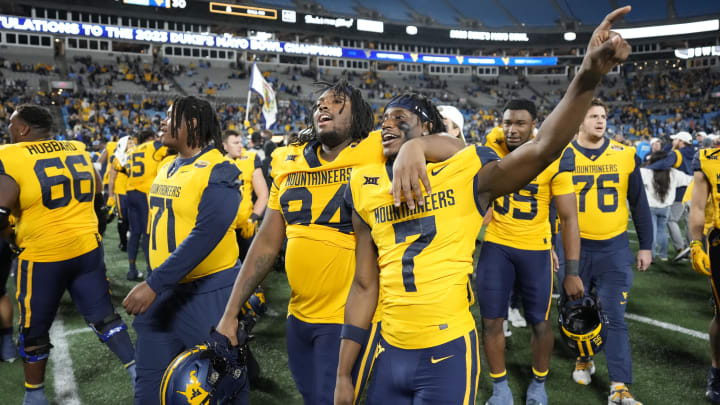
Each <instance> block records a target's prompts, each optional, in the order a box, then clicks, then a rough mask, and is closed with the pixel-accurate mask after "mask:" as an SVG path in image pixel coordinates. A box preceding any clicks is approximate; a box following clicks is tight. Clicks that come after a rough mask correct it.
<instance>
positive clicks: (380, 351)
mask: <svg viewBox="0 0 720 405" xmlns="http://www.w3.org/2000/svg"><path fill="white" fill-rule="evenodd" d="M384 351H385V348H384V347H382V346H381V345H380V343H378V345H377V349H375V357H376V358H377V356H379V355H380V354H382V352H384Z"/></svg>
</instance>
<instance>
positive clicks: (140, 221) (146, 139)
mask: <svg viewBox="0 0 720 405" xmlns="http://www.w3.org/2000/svg"><path fill="white" fill-rule="evenodd" d="M137 138H138V139H137V146H135V147H133V148H132V149H130V150H128V152H127V163H126V170H127V175H128V179H127V183H126V185H125V188H126V196H127V197H126V199H127V205H128V209H127V214H128V221H129V223H130V237H129V238H128V250H127V254H128V264H129V269H128V273H127V279H128V280H136V279H140V278H142V273H140V272H138V270H137V267H136V266H135V259H136V258H137V251H138V246H139V245H141V246H142V249H143V252H144V253H145V261H146V262H147V265H148V268H147V270H148V271H149V270H150V262H149V258H148V256H149V252H148V238H149V234H148V229H147V225H148V212H149V208H148V192H150V186H151V185H152V182H153V180H154V179H155V175H156V174H157V170H158V164H159V163H160V161H162V160H163V158H164V157H165V156H166V155H167V148H166V147H165V146H163V145H162V143H161V142H160V141H159V140H156V139H155V133H154V132H153V131H151V130H144V131H140V133H139V134H138V136H137Z"/></svg>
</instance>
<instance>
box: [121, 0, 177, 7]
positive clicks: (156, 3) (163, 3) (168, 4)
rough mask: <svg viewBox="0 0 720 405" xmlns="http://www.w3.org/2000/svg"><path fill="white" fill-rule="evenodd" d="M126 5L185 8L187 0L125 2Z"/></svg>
mask: <svg viewBox="0 0 720 405" xmlns="http://www.w3.org/2000/svg"><path fill="white" fill-rule="evenodd" d="M123 3H124V4H132V5H134V6H146V7H159V8H185V7H187V1H186V0H123Z"/></svg>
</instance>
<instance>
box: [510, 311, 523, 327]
mask: <svg viewBox="0 0 720 405" xmlns="http://www.w3.org/2000/svg"><path fill="white" fill-rule="evenodd" d="M508 321H510V323H511V324H512V326H513V328H525V327H527V321H526V320H525V317H523V316H522V314H521V313H520V310H519V309H517V308H510V311H508Z"/></svg>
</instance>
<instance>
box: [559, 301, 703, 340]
mask: <svg viewBox="0 0 720 405" xmlns="http://www.w3.org/2000/svg"><path fill="white" fill-rule="evenodd" d="M552 297H553V299H558V298H560V295H559V294H553V295H552ZM625 318H627V319H632V320H633V321H637V322H640V323H644V324H647V325H653V326H657V327H658V328H663V329H667V330H671V331H674V332H680V333H683V334H685V335H688V336H694V337H696V338H699V339H703V340H710V335H708V334H707V333H703V332H698V331H696V330H693V329H688V328H683V327H682V326H679V325H675V324H672V323H667V322H662V321H656V320H655V319H652V318H648V317H646V316H642V315H635V314H630V313H627V312H626V313H625Z"/></svg>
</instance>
